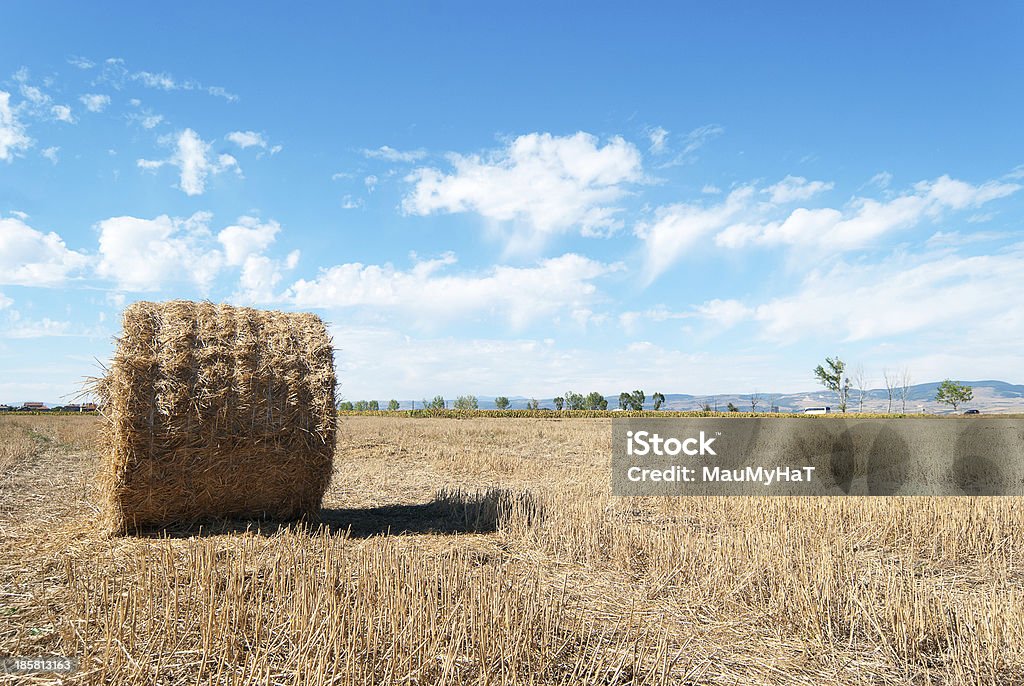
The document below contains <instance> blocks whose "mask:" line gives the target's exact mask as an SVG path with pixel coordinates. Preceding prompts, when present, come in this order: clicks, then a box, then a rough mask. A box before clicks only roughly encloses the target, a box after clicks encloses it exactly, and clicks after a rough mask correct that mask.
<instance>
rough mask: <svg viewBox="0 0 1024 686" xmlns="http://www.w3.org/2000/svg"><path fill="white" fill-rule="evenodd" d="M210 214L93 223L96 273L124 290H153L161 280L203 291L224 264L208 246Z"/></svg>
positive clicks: (218, 254)
mask: <svg viewBox="0 0 1024 686" xmlns="http://www.w3.org/2000/svg"><path fill="white" fill-rule="evenodd" d="M209 220H210V215H209V214H208V213H205V212H197V213H196V214H194V215H192V216H191V217H189V218H188V219H178V218H171V217H168V216H167V215H161V216H159V217H156V218H155V219H140V218H137V217H111V218H110V219H105V220H103V221H101V222H100V223H99V224H97V228H98V229H99V232H100V236H99V252H100V262H99V264H98V265H97V267H96V273H97V274H98V275H99V276H101V277H103V278H108V279H112V280H114V281H116V282H117V284H118V287H119V288H121V289H123V290H127V291H153V290H158V289H159V288H160V287H161V286H162V285H163V284H164V283H166V282H180V281H191V282H193V283H195V284H196V285H197V286H198V287H199V288H200V289H201V290H204V291H205V290H208V289H209V287H210V284H211V283H212V281H213V279H214V277H215V276H216V275H217V272H218V271H219V270H220V268H221V266H222V265H223V264H224V256H223V254H222V253H221V252H220V251H219V250H217V249H215V248H214V247H213V240H212V236H211V234H210V231H209V229H208V228H207V224H208V222H209Z"/></svg>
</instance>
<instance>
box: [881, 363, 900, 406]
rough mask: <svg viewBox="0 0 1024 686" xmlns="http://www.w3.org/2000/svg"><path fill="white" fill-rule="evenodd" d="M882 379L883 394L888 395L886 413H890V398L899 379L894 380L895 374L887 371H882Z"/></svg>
mask: <svg viewBox="0 0 1024 686" xmlns="http://www.w3.org/2000/svg"><path fill="white" fill-rule="evenodd" d="M882 378H883V379H885V392H886V393H888V394H889V407H888V409H886V412H889V413H892V397H893V394H894V393H895V392H896V384H897V383H898V382H899V379H897V378H896V372H890V371H889V370H888V369H883V370H882Z"/></svg>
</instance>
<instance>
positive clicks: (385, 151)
mask: <svg viewBox="0 0 1024 686" xmlns="http://www.w3.org/2000/svg"><path fill="white" fill-rule="evenodd" d="M363 156H365V157H369V158H370V159H376V160H386V161H388V162H416V161H419V160H422V159H423V158H424V157H426V156H427V151H426V150H423V149H422V148H421V149H417V150H404V151H403V150H395V149H394V148H392V147H391V146H390V145H382V146H380V147H379V148H376V149H373V150H370V149H364V150H363Z"/></svg>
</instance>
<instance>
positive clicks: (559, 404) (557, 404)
mask: <svg viewBox="0 0 1024 686" xmlns="http://www.w3.org/2000/svg"><path fill="white" fill-rule="evenodd" d="M554 402H555V409H556V410H558V411H559V412H561V411H562V407H563V406H564V405H565V398H563V397H562V396H558V397H557V398H555V401H554Z"/></svg>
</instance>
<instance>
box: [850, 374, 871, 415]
mask: <svg viewBox="0 0 1024 686" xmlns="http://www.w3.org/2000/svg"><path fill="white" fill-rule="evenodd" d="M853 385H854V386H856V388H857V411H858V412H863V411H864V391H865V390H866V389H867V385H868V379H867V376H866V375H865V374H864V365H863V364H858V365H857V368H856V369H855V370H853Z"/></svg>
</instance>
